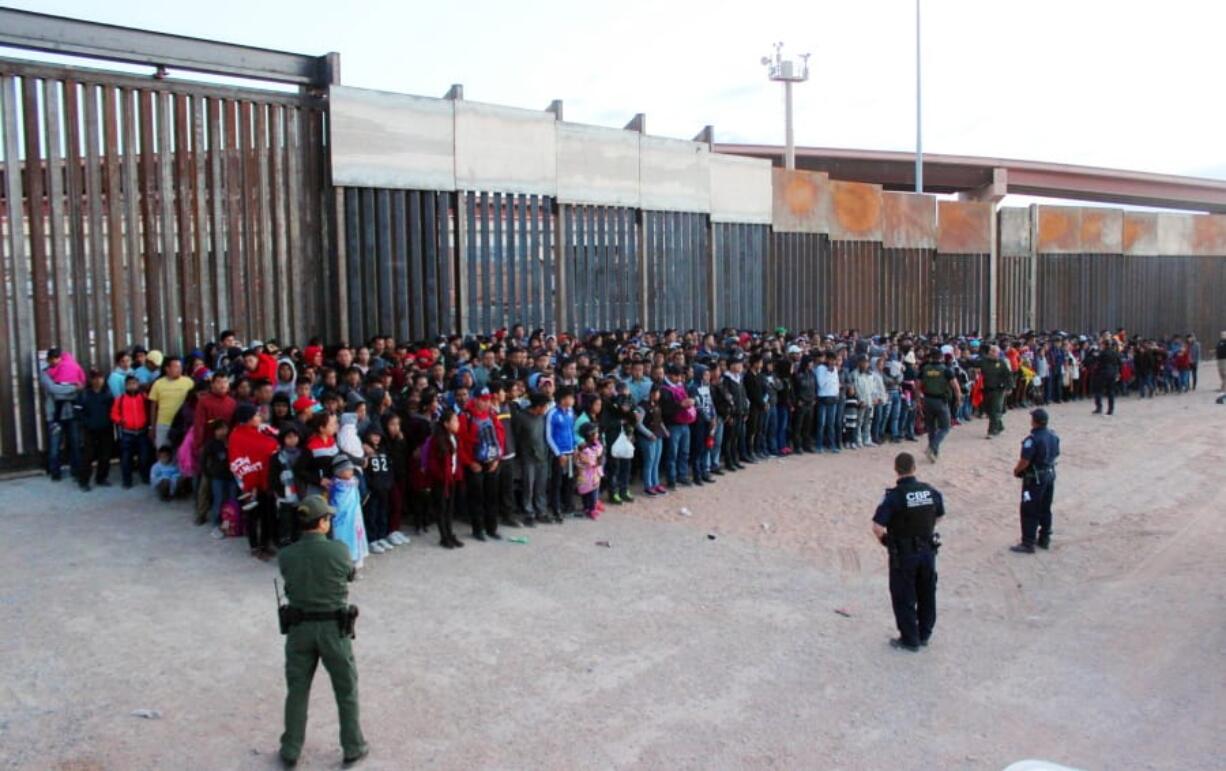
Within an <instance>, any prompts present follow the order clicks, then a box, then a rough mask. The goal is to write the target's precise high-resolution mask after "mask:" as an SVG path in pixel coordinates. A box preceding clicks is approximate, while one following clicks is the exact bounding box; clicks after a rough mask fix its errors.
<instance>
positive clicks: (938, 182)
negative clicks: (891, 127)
mask: <svg viewBox="0 0 1226 771" xmlns="http://www.w3.org/2000/svg"><path fill="white" fill-rule="evenodd" d="M713 149H714V150H715V151H717V152H721V153H733V154H736V155H747V156H752V157H755V158H769V159H771V160H772V161H774V162H775V163H776V164H777V165H779V166H782V165H783V147H781V146H775V145H745V144H725V143H719V144H715V145H714V146H713ZM796 168H798V169H807V170H810V171H824V172H826V173H828V174H829V175H830V178H831V179H840V180H849V181H855V182H873V183H876V184H879V185H881V186H883V187H884V188H885V189H886V190H914V189H915V154H914V153H910V152H892V151H886V150H849V149H836V148H828V147H797V148H796ZM924 191H925V192H928V193H957V194H959V196H960V197H962V198H966V199H968V200H979V201H993V202H998V201H1000V199H1001V198H1003V197H1004V196H1005V195H1006V194H1009V193H1014V194H1018V195H1034V196H1043V197H1046V198H1064V199H1069V200H1073V201H1095V202H1101V203H1112V204H1127V205H1133V206H1153V207H1156V208H1163V209H1186V210H1191V211H1204V212H1213V213H1218V214H1221V213H1226V181H1223V180H1216V179H1202V178H1199V177H1180V176H1175V175H1171V174H1152V173H1149V172H1142V171H1124V170H1121V169H1104V168H1099V167H1095V166H1074V165H1071V164H1063V163H1044V162H1040V161H1018V160H1009V159H1005V158H977V157H973V156H966V155H934V154H925V155H924Z"/></svg>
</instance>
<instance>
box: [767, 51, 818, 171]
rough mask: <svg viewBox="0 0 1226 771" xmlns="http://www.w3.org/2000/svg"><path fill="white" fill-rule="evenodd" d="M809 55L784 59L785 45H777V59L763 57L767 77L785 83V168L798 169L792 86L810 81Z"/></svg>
mask: <svg viewBox="0 0 1226 771" xmlns="http://www.w3.org/2000/svg"><path fill="white" fill-rule="evenodd" d="M809 56H810V55H809V54H801V55H800V61H799V62H795V61H793V60H791V59H784V58H783V43H775V57H774V58H773V59H772V58H771V57H769V56H763V57H762V64H763V65H764V66H765V67H766V72H767V76H768V77H770V79H771V80H774V81H780V82H782V83H783V104H784V133H785V135H786V146H787V149H786V150H785V151H784V156H783V165H784V167H785V168H789V169H794V168H796V142H795V140H794V139H793V136H792V84H793V83H804V82H805V81H806V80H808V79H809Z"/></svg>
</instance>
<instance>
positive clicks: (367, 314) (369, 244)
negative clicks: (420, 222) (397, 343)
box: [349, 187, 379, 345]
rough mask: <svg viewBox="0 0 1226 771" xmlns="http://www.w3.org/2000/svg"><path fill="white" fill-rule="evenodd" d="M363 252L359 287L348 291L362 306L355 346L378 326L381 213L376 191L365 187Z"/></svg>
mask: <svg viewBox="0 0 1226 771" xmlns="http://www.w3.org/2000/svg"><path fill="white" fill-rule="evenodd" d="M361 198H362V204H361V209H362V252H361V254H360V255H359V260H360V263H359V265H358V269H357V270H356V271H355V272H354V275H356V276H359V277H360V279H361V280H360V281H359V282H358V285H357V286H354V287H351V288H350V290H349V299H350V301H351V302H353V301H355V299H356V301H357V302H358V303H360V304H361V307H362V315H361V319H362V327H361V329H360V330H359V331H358V332H355V333H354V339H353V341H352V342H353V343H354V344H355V345H356V344H358V343H359V341H365V340H366V338H368V337H370V336H371V335H373V334H374V333H375V327H376V326H378V325H379V314H378V311H379V295H378V294H377V293H376V291H375V289H376V285H377V283H378V279H377V278H376V276H377V273H376V268H377V263H378V260H379V253H378V239H377V238H376V236H375V233H376V232H377V226H378V221H379V220H378V216H379V215H378V210H377V209H376V205H375V191H374V188H370V187H364V188H362V195H361Z"/></svg>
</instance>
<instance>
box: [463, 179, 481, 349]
mask: <svg viewBox="0 0 1226 771" xmlns="http://www.w3.org/2000/svg"><path fill="white" fill-rule="evenodd" d="M464 226H465V232H466V233H467V235H468V237H467V239H466V240H465V243H464V246H465V260H464V262H465V265H464V271H465V273H464V275H465V282H464V291H463V293H462V299H463V301H464V307H465V308H467V309H468V312H467V313H465V314H464V324H463V327H462V329H461V330H460V331H462V332H472V331H473V330H474V329H476V327H477V322H478V311H477V295H478V294H479V291H478V290H479V286H478V283H477V260H478V243H479V242H478V240H477V194H476V193H474V192H472V191H465V192H464Z"/></svg>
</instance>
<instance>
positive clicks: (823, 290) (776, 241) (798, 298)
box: [766, 232, 833, 331]
mask: <svg viewBox="0 0 1226 771" xmlns="http://www.w3.org/2000/svg"><path fill="white" fill-rule="evenodd" d="M830 253H831V242H830V238H829V237H828V236H827V235H826V234H824V233H778V232H776V233H774V234H773V237H772V239H771V250H770V257H769V259H768V260H767V264H766V279H767V281H766V284H767V297H766V304H767V311H766V315H767V319H766V321H767V324H768V325H769V326H772V327H773V326H776V325H783V326H785V327H788V328H790V329H806V330H814V329H816V330H819V331H822V330H826V329H829V328H830V323H831V319H832V318H833V313H832V311H831V308H830V302H829V301H828V296H829V291H830V286H831V284H832V267H831V257H830Z"/></svg>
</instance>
